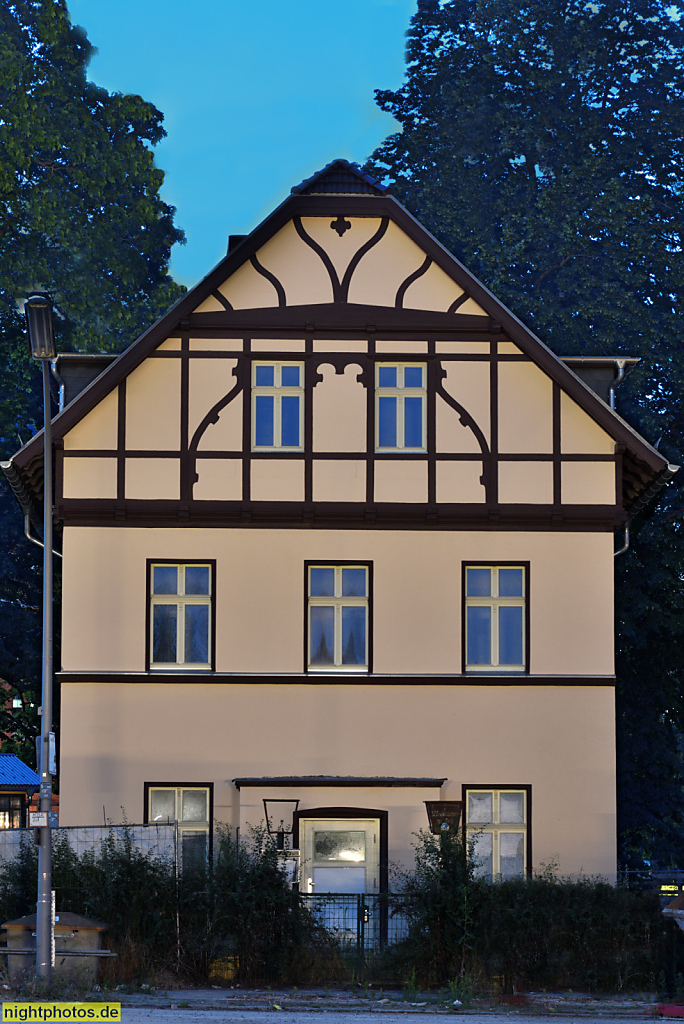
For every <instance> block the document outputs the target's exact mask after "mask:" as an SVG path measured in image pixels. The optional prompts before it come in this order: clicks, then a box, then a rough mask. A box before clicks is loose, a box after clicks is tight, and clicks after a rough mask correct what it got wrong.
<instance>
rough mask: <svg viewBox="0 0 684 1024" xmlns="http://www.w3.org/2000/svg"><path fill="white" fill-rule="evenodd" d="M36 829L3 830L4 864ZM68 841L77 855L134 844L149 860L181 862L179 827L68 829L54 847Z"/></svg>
mask: <svg viewBox="0 0 684 1024" xmlns="http://www.w3.org/2000/svg"><path fill="white" fill-rule="evenodd" d="M33 836H34V829H32V828H13V829H0V864H7V863H9V862H10V861H13V860H14V859H15V858H16V857H17V856H18V855H19V851H20V849H21V845H22V843H32V842H33ZM63 841H66V842H67V843H68V844H69V846H70V847H71V849H72V850H73V852H74V853H75V854H77V855H78V856H79V857H81V856H82V855H83V854H84V853H88V852H92V853H96V854H97V853H99V852H100V850H101V848H102V843H103V842H105V841H113V842H115V843H121V844H124V843H126V844H128V843H129V844H130V846H131V848H132V849H134V850H138V851H139V852H140V853H143V854H145V855H146V856H149V857H156V858H159V859H160V860H164V861H167V862H168V863H170V864H173V865H174V866H176V865H177V861H178V828H177V825H176V824H170V825H161V824H158V823H156V822H153V823H152V824H150V825H128V824H126V825H87V826H79V825H68V826H66V827H64V828H58V829H55V830H54V831H53V843H59V842H63Z"/></svg>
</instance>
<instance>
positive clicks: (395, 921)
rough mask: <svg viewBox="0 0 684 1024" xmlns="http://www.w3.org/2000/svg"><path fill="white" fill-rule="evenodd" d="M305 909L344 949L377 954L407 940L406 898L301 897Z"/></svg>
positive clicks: (382, 895) (370, 895)
mask: <svg viewBox="0 0 684 1024" xmlns="http://www.w3.org/2000/svg"><path fill="white" fill-rule="evenodd" d="M301 899H302V902H303V903H304V906H305V907H307V908H308V910H309V911H310V913H311V914H312V916H313V917H314V918H315V919H316V921H317V922H318V923H319V924H320V925H321V927H323V928H325V930H326V931H327V932H328V933H329V934H330V935H331V936H332V937H333V938H334V939H335V940H336V941H337V942H338V943H339V945H340V946H341V948H342V949H343V950H356V951H358V952H364V953H377V952H379V950H381V949H383V948H384V947H385V946H389V945H392V944H394V943H395V942H399V941H400V940H401V939H404V938H406V936H407V935H408V930H409V921H408V917H407V914H406V899H405V898H404V897H402V896H399V895H396V894H393V893H375V894H374V893H359V894H347V893H345V894H341V893H327V894H326V893H316V894H315V895H313V894H312V895H302V897H301Z"/></svg>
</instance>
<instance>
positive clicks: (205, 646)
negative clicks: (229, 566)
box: [149, 562, 214, 668]
mask: <svg viewBox="0 0 684 1024" xmlns="http://www.w3.org/2000/svg"><path fill="white" fill-rule="evenodd" d="M213 590H214V586H213V563H210V562H196V563H191V564H188V563H169V562H150V563H149V593H150V598H149V600H150V639H149V642H150V657H149V664H150V667H152V668H178V667H179V666H188V667H192V668H211V667H212V664H211V663H212V661H213V658H212V642H213V636H212V634H213V623H212V618H213V616H212V611H213V608H212V595H213Z"/></svg>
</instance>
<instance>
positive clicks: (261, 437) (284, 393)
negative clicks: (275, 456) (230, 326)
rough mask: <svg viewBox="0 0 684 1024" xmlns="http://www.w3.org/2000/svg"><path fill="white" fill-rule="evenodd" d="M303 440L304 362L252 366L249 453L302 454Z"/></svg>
mask: <svg viewBox="0 0 684 1024" xmlns="http://www.w3.org/2000/svg"><path fill="white" fill-rule="evenodd" d="M303 438H304V363H262V362H258V363H257V362H255V363H253V364H252V449H253V451H295V452H296V451H302V449H303Z"/></svg>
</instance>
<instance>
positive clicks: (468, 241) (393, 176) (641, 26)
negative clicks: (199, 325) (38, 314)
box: [368, 0, 684, 861]
mask: <svg viewBox="0 0 684 1024" xmlns="http://www.w3.org/2000/svg"><path fill="white" fill-rule="evenodd" d="M682 26H684V21H680V20H679V15H678V13H677V11H676V10H675V8H674V7H671V6H669V5H668V4H666V3H663V2H661V0H590V2H587V0H551V2H548V0H525V2H523V3H522V4H521V3H519V2H518V0H516V2H513V0H496V2H494V0H418V9H417V13H416V15H415V17H414V18H413V21H412V23H411V28H410V31H409V33H408V46H407V74H406V80H405V83H404V85H403V86H402V87H401V88H400V89H399V90H397V91H394V92H392V91H384V92H379V93H378V94H377V99H378V103H379V105H380V106H381V107H382V109H383V110H385V111H388V112H390V113H391V114H393V115H394V117H395V118H396V119H397V121H398V122H399V124H400V126H401V131H399V132H397V133H396V134H394V135H391V136H390V137H389V138H388V139H386V140H385V142H384V143H383V144H382V145H381V146H380V147H379V149H378V150H376V152H375V153H374V154H373V156H372V158H371V161H370V162H369V164H368V167H369V169H370V170H372V171H374V173H376V174H378V175H379V176H380V177H382V178H384V179H385V180H386V181H388V182H389V183H390V184H391V186H392V191H393V192H394V194H395V195H396V196H397V198H399V199H400V200H401V201H402V202H404V203H405V205H406V206H407V207H408V208H409V209H410V210H411V211H412V212H413V213H414V214H415V215H416V216H418V217H419V218H420V219H421V221H422V222H423V223H424V224H425V225H426V226H427V227H429V228H430V230H431V231H432V232H433V233H434V234H435V235H436V236H437V237H438V238H439V239H440V241H442V242H443V243H444V244H445V245H446V246H447V248H449V249H450V250H451V251H452V252H454V253H455V254H456V255H457V256H458V257H459V258H460V259H461V260H462V261H463V262H464V263H465V264H466V266H467V267H468V268H469V269H470V270H472V271H473V272H474V273H475V274H476V275H477V276H478V277H480V278H481V279H482V280H483V281H484V283H485V284H487V285H488V286H489V287H490V288H491V289H492V291H493V292H494V293H495V294H496V295H497V296H498V297H499V298H500V299H502V300H503V301H504V302H505V303H506V304H507V305H508V306H509V307H510V308H511V309H512V310H513V311H514V312H515V313H516V314H517V315H518V316H519V317H520V318H521V319H522V320H524V321H526V322H527V323H529V324H530V326H531V327H532V328H533V329H534V330H535V331H536V332H537V333H538V334H539V335H540V336H541V337H542V339H543V340H544V341H545V342H546V343H547V344H548V345H550V346H551V347H552V348H553V349H554V350H555V351H556V353H557V354H559V355H574V354H609V355H620V354H624V355H635V356H639V357H640V358H641V363H640V364H639V367H638V369H637V370H636V371H635V372H634V373H632V374H631V376H630V377H629V378H628V380H627V382H626V384H625V385H623V387H622V388H621V390H620V391H619V392H618V395H619V403H620V411H621V412H622V414H623V415H624V416H625V417H626V418H627V419H628V420H629V421H630V422H631V423H632V424H633V425H634V426H636V427H637V429H639V430H641V431H642V433H644V435H645V436H646V437H648V438H649V439H651V440H652V441H654V442H655V441H658V443H659V445H660V447H661V450H662V451H663V453H664V454H665V455H666V456H667V457H668V458H669V459H670V460H671V461H672V462H679V461H681V458H682V454H683V452H682V448H683V444H682V428H683V426H684V413H683V412H682V407H681V395H682V389H683V385H684V361H683V360H682V359H681V356H680V352H679V348H680V344H681V342H680V339H679V332H678V327H679V325H678V318H677V305H678V302H679V299H680V296H681V292H682V283H683V277H684V270H683V266H682V230H683V229H682V214H683V212H684V207H683V203H682V183H683V181H684V102H683V100H684V61H683V60H682V57H683V55H684V29H683V27H682ZM681 504H684V502H682V500H681V498H680V497H679V496H678V494H677V490H676V488H675V487H671V488H670V489H669V491H668V494H667V495H666V497H665V498H664V500H662V501H661V503H660V506H659V507H658V509H657V510H656V511H655V513H653V514H652V515H651V517H650V518H649V519H646V520H642V522H641V523H640V524H639V526H640V530H639V532H638V537H637V538H636V539H635V541H634V542H633V546H632V551H631V553H630V554H628V555H627V556H626V557H624V556H623V557H622V558H621V559H620V560H619V561H618V563H617V573H618V634H619V635H618V662H617V664H618V746H619V767H620V793H619V797H620V827H621V831H622V839H623V854H624V856H625V859H627V860H629V858H630V856H639V857H641V856H645V855H648V854H655V855H656V856H658V857H659V858H660V859H661V860H665V861H667V860H668V859H669V858H671V857H672V856H675V857H677V856H678V857H680V858H682V859H684V847H682V846H681V841H680V840H679V839H678V832H679V830H680V827H681V823H682V820H683V818H684V798H683V795H682V792H683V791H682V784H683V782H684V775H683V772H682V759H681V757H680V754H679V736H680V735H681V733H682V729H683V727H684V702H683V700H682V686H681V681H682V678H683V676H684V644H683V643H682V639H684V637H683V636H682V629H683V627H682V623H683V622H684V618H683V613H684V595H683V593H682V578H683V575H684V538H683V537H682V524H681V510H680V508H679V506H680V505H681ZM635 532H636V531H635Z"/></svg>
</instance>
